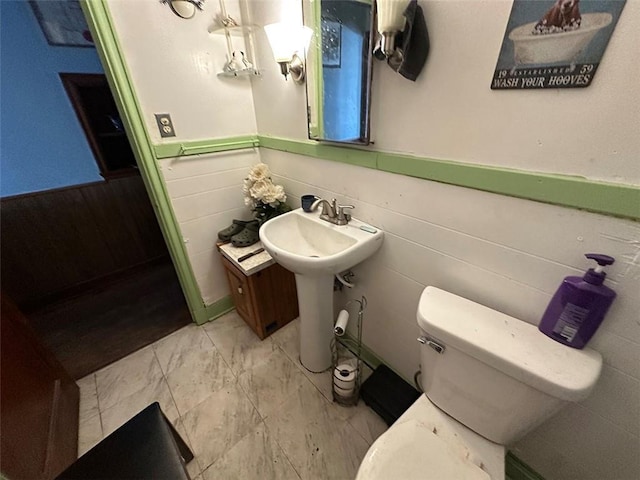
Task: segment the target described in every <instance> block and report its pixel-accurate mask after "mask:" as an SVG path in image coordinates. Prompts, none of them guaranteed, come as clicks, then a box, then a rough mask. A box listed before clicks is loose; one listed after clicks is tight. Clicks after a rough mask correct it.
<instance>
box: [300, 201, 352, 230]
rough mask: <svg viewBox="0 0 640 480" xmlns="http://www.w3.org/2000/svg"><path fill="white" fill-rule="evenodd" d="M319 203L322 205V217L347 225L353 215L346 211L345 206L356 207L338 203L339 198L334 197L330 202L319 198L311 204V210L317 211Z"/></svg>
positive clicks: (331, 221)
mask: <svg viewBox="0 0 640 480" xmlns="http://www.w3.org/2000/svg"><path fill="white" fill-rule="evenodd" d="M319 205H322V212H321V213H320V219H321V220H325V221H327V222H329V223H333V224H335V225H346V224H347V223H349V220H351V215H349V214H348V213H345V212H344V209H345V208H356V207H355V206H353V205H338V202H337V200H336V199H335V198H334V199H333V200H331V203H329V202H328V201H327V200H325V199H324V198H319V199H318V200H316V201H315V202H313V203H312V204H311V208H310V210H311V211H312V212H313V211H315V210H316V209H317V208H318V206H319Z"/></svg>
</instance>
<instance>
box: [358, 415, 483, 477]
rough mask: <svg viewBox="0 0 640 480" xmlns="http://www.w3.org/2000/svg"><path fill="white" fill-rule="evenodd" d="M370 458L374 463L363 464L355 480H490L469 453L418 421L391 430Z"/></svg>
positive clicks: (377, 441)
mask: <svg viewBox="0 0 640 480" xmlns="http://www.w3.org/2000/svg"><path fill="white" fill-rule="evenodd" d="M436 432H437V431H436ZM367 457H370V459H375V461H368V462H367V461H363V463H362V466H361V467H360V469H359V470H358V476H357V477H356V480H361V479H370V480H373V479H390V478H402V479H406V480H410V479H413V478H415V479H417V478H420V479H433V480H442V479H445V478H449V479H454V478H455V479H465V480H489V479H490V477H489V474H488V473H487V472H485V471H484V470H482V469H481V468H480V467H479V466H478V465H476V464H475V463H473V462H472V461H471V460H470V458H469V452H468V451H466V452H465V451H464V450H463V449H455V448H452V446H451V445H449V444H448V443H447V442H445V441H444V440H442V439H441V438H440V437H439V436H438V434H437V433H434V432H433V430H431V429H430V428H429V427H428V426H427V425H425V424H424V423H422V422H421V421H419V420H409V421H407V422H404V423H402V424H400V425H397V426H396V427H395V428H391V429H390V430H389V432H388V434H385V435H382V436H381V437H380V438H379V439H378V440H376V441H375V442H374V444H373V445H372V446H371V449H370V450H369V452H368V453H367ZM365 460H366V458H365Z"/></svg>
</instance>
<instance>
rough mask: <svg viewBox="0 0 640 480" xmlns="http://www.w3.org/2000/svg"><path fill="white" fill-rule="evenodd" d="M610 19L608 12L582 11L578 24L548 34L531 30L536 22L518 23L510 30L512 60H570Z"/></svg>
mask: <svg viewBox="0 0 640 480" xmlns="http://www.w3.org/2000/svg"><path fill="white" fill-rule="evenodd" d="M612 20H613V16H612V15H611V14H610V13H585V14H583V15H582V24H581V26H580V28H578V29H576V30H569V31H566V32H559V33H548V34H539V33H534V31H535V26H536V23H537V22H531V23H526V24H524V25H520V26H519V27H516V28H514V29H513V30H511V32H510V33H509V40H511V41H512V42H513V46H514V51H513V56H514V61H515V63H516V65H526V64H553V63H570V62H573V61H574V60H575V59H576V58H577V57H578V55H580V53H582V52H583V51H584V50H585V48H587V46H588V45H589V42H591V40H592V39H593V37H594V36H595V35H596V33H598V32H599V31H600V30H602V29H603V28H605V27H607V26H609V25H610V24H611V21H612Z"/></svg>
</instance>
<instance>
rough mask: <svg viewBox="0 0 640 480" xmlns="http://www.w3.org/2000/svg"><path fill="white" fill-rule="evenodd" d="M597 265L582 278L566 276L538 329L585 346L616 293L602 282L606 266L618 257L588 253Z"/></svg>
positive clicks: (549, 335)
mask: <svg viewBox="0 0 640 480" xmlns="http://www.w3.org/2000/svg"><path fill="white" fill-rule="evenodd" d="M585 257H587V258H588V259H590V260H595V261H596V262H597V263H598V266H597V267H595V268H590V269H589V270H588V271H587V272H586V273H585V274H584V276H583V277H566V278H565V279H564V281H563V282H562V284H561V285H560V287H559V288H558V290H557V291H556V293H555V295H554V296H553V298H552V299H551V302H549V306H548V307H547V310H546V311H545V312H544V315H543V316H542V320H541V321H540V325H539V326H538V329H539V330H540V331H541V332H542V333H544V334H545V335H547V336H548V337H551V338H553V339H554V340H556V341H558V342H560V343H563V344H564V345H568V346H570V347H573V348H583V347H584V346H585V345H586V344H587V342H588V341H589V340H591V337H592V336H593V334H594V333H596V330H597V329H598V327H599V326H600V324H601V323H602V320H603V319H604V316H605V314H606V313H607V310H609V307H610V306H611V303H612V302H613V299H614V298H616V292H614V291H613V290H611V289H610V288H609V287H607V286H605V285H603V282H604V279H605V277H606V276H607V274H606V273H605V272H604V267H605V266H607V265H611V264H613V262H614V261H615V259H614V258H613V257H610V256H608V255H601V254H597V253H587V254H586V255H585Z"/></svg>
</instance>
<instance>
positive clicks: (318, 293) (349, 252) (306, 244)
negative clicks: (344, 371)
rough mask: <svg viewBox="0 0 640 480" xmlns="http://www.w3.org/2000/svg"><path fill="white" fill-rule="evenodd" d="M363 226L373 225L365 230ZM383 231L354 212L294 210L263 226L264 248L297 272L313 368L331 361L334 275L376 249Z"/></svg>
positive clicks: (305, 349) (303, 336)
mask: <svg viewBox="0 0 640 480" xmlns="http://www.w3.org/2000/svg"><path fill="white" fill-rule="evenodd" d="M360 227H365V229H368V230H371V231H373V233H371V231H369V232H368V231H366V230H362V229H361V228H360ZM383 236H384V234H383V232H382V231H380V230H379V229H377V228H374V227H371V226H369V225H366V224H364V223H362V222H360V221H359V220H356V219H354V218H352V219H351V221H350V222H349V223H348V224H347V225H333V224H332V223H329V222H327V221H325V220H320V214H319V213H318V212H312V213H306V212H304V211H303V210H302V209H298V210H293V211H291V212H289V213H285V214H284V215H280V216H278V217H275V218H273V219H271V220H269V221H268V222H267V223H265V224H264V225H263V226H262V227H261V228H260V240H262V245H263V246H264V248H265V250H267V252H269V253H270V254H271V256H272V257H273V259H274V260H275V261H276V262H278V263H279V264H280V265H282V266H283V267H284V268H286V269H288V270H291V271H292V272H293V273H295V274H296V286H297V288H298V307H299V310H300V363H302V365H303V366H304V367H305V368H306V369H307V370H310V371H312V372H323V371H325V370H327V369H328V368H329V367H330V366H331V348H330V343H331V340H332V339H333V323H334V319H333V279H334V275H335V274H337V273H340V272H343V271H345V270H348V269H349V268H351V267H353V266H355V265H357V264H358V263H360V262H362V261H363V260H365V259H367V258H368V257H370V256H371V255H373V254H374V253H375V252H376V251H377V250H378V249H379V248H380V246H381V245H382V238H383Z"/></svg>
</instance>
